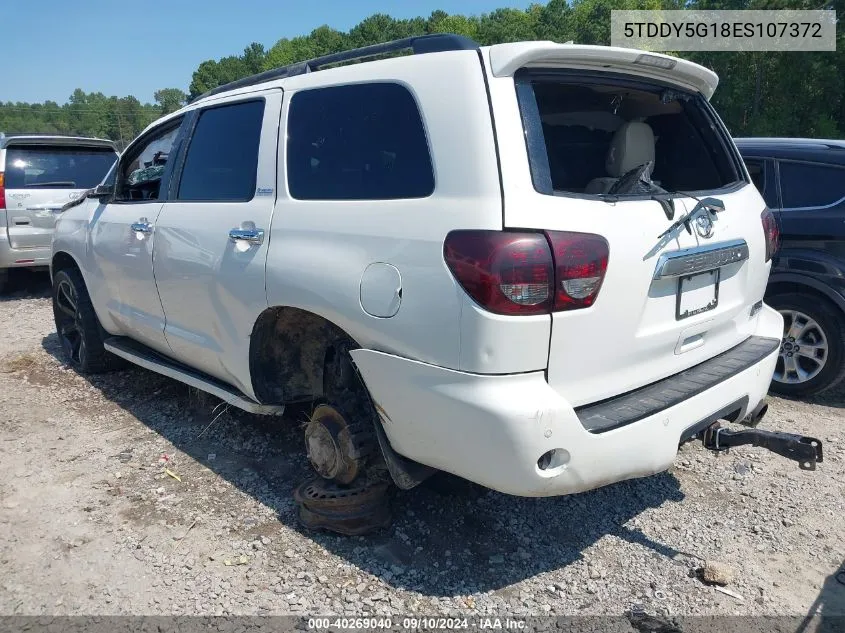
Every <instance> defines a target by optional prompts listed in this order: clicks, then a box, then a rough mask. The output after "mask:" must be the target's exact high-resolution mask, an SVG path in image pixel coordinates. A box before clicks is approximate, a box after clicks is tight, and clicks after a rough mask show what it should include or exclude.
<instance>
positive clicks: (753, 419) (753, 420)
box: [740, 400, 769, 428]
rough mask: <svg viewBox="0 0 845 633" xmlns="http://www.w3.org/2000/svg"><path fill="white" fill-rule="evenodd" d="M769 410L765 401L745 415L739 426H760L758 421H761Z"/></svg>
mask: <svg viewBox="0 0 845 633" xmlns="http://www.w3.org/2000/svg"><path fill="white" fill-rule="evenodd" d="M768 410H769V405H768V404H767V403H766V401H765V400H763V401H762V402H760V404H758V405H757V406H756V407H754V409H753V410H752V411H751V413H749V414H748V415H746V416H745V417H744V418H743V419H742V420H741V421H740V424H742V425H743V426H749V427H751V428H754V427H756V426H757V425H758V424H760V421H761V420H762V419H763V416H765V415H766V412H767V411H768Z"/></svg>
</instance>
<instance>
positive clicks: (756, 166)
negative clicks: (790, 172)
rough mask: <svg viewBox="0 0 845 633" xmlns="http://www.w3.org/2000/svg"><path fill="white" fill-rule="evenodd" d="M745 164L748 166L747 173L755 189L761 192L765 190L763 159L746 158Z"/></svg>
mask: <svg viewBox="0 0 845 633" xmlns="http://www.w3.org/2000/svg"><path fill="white" fill-rule="evenodd" d="M745 166H746V167H748V175H749V176H751V182H753V183H754V186H755V187H757V191H759V192H760V193H761V194H762V193H763V192H764V191H765V190H766V171H765V169H764V167H765V166H764V165H763V161H760V160H753V159H748V160H746V161H745Z"/></svg>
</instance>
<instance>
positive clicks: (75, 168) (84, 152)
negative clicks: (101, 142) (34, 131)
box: [6, 145, 117, 189]
mask: <svg viewBox="0 0 845 633" xmlns="http://www.w3.org/2000/svg"><path fill="white" fill-rule="evenodd" d="M116 160H117V154H115V153H114V150H111V149H108V148H106V147H103V148H99V147H62V146H54V147H50V146H45V145H38V146H27V147H25V146H18V147H16V146H14V145H12V146H11V147H8V148H7V149H6V187H7V188H8V189H25V188H26V189H60V188H65V189H90V188H92V187H96V186H97V185H99V184H100V181H101V180H102V179H103V176H105V175H106V172H107V171H108V170H109V167H111V166H112V165H113V164H114V162H115V161H116Z"/></svg>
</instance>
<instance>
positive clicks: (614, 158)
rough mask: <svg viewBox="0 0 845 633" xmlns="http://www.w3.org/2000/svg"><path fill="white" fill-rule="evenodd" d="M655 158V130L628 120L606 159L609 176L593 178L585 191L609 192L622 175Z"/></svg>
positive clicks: (615, 136)
mask: <svg viewBox="0 0 845 633" xmlns="http://www.w3.org/2000/svg"><path fill="white" fill-rule="evenodd" d="M653 160H654V131H653V130H652V129H651V126H650V125H648V124H647V123H642V122H640V121H627V122H626V123H623V124H622V125H621V126H620V127H619V129H618V130H616V132H615V133H614V135H613V139H612V140H611V142H610V149H609V150H608V151H607V158H606V159H605V169H606V170H607V173H608V174H609V176H608V177H602V178H593V179H592V180H591V181H590V182H588V183H587V187H586V188H585V189H584V193H591V194H599V193H607V192H608V191H609V190H610V188H611V187H612V186H613V185H614V183H616V181H617V180H619V178H620V176H622V175H623V174H625V173H626V172H629V171H631V170H632V169H634V168H635V167H639V166H640V165H642V164H644V163H647V162H649V161H653Z"/></svg>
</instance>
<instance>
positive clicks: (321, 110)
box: [287, 83, 434, 200]
mask: <svg viewBox="0 0 845 633" xmlns="http://www.w3.org/2000/svg"><path fill="white" fill-rule="evenodd" d="M287 170H288V187H289V188H290V193H291V195H292V196H293V197H294V198H298V199H300V200H391V199H399V198H424V197H426V196H429V195H431V193H432V192H433V191H434V170H433V168H432V164H431V156H430V155H429V150H428V142H427V140H426V135H425V130H424V129H423V123H422V119H421V117H420V112H419V109H418V107H417V103H416V101H415V100H414V97H413V96H412V95H411V93H410V92H409V91H408V89H407V88H405V87H404V86H401V85H399V84H396V83H368V84H356V85H350V86H334V87H330V88H316V89H312V90H304V91H302V92H297V93H296V94H295V95H294V96H293V98H292V99H291V102H290V111H289V114H288V141H287Z"/></svg>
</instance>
